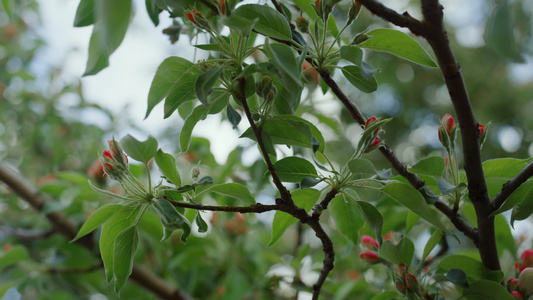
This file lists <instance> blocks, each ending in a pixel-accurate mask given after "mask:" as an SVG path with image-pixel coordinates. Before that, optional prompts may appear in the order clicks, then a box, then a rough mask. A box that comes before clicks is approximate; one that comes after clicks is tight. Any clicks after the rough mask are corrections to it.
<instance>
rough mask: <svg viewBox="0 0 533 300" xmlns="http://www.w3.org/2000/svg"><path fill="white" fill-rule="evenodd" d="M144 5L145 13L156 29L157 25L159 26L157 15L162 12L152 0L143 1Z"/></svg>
mask: <svg viewBox="0 0 533 300" xmlns="http://www.w3.org/2000/svg"><path fill="white" fill-rule="evenodd" d="M145 3H146V12H147V13H148V16H149V17H150V20H152V23H154V26H156V27H157V25H159V14H160V13H161V12H162V11H163V9H162V8H160V7H159V6H158V4H157V3H156V1H154V0H145Z"/></svg>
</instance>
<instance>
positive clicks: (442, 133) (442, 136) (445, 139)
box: [439, 126, 450, 149]
mask: <svg viewBox="0 0 533 300" xmlns="http://www.w3.org/2000/svg"><path fill="white" fill-rule="evenodd" d="M439 141H440V143H441V144H442V145H443V146H444V148H446V149H448V148H449V147H450V137H449V136H448V134H447V133H446V129H444V128H443V127H442V126H440V127H439Z"/></svg>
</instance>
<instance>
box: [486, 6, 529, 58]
mask: <svg viewBox="0 0 533 300" xmlns="http://www.w3.org/2000/svg"><path fill="white" fill-rule="evenodd" d="M518 25H519V24H518V22H517V20H516V19H514V20H513V16H512V11H511V8H510V7H509V3H508V1H498V2H496V7H494V10H493V12H492V15H491V16H490V18H489V19H488V20H487V27H486V28H485V35H484V37H485V42H486V43H487V45H488V46H489V47H491V48H492V49H493V50H494V51H495V52H496V53H498V54H499V55H501V56H503V57H505V58H507V59H510V60H511V61H513V62H515V63H524V62H525V59H524V56H523V55H522V53H521V51H520V49H519V47H518V44H517V42H516V39H515V32H514V31H515V28H516V27H517V26H518Z"/></svg>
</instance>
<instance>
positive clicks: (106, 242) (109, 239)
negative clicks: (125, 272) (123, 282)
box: [99, 206, 142, 283]
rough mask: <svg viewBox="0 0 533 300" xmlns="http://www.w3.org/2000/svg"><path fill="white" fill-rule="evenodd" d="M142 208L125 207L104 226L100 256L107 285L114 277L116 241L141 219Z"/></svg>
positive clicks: (100, 243)
mask: <svg viewBox="0 0 533 300" xmlns="http://www.w3.org/2000/svg"><path fill="white" fill-rule="evenodd" d="M141 211H142V210H141V207H140V206H137V207H131V206H124V207H123V208H121V209H120V210H119V211H117V212H116V213H115V214H113V215H112V216H111V217H110V218H109V219H108V220H107V221H106V222H105V223H104V224H103V225H102V232H101V234H100V242H99V245H100V255H101V256H102V261H103V263H104V269H105V274H106V280H107V283H109V282H111V280H112V279H113V277H114V273H113V263H114V262H113V257H114V250H115V249H114V248H115V239H116V238H117V236H118V235H119V234H120V233H121V232H122V231H124V230H125V229H126V228H128V227H130V226H133V225H134V224H135V223H136V222H137V220H138V219H139V216H140V213H141Z"/></svg>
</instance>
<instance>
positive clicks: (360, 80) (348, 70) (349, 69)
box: [341, 66, 378, 94]
mask: <svg viewBox="0 0 533 300" xmlns="http://www.w3.org/2000/svg"><path fill="white" fill-rule="evenodd" d="M341 70H342V74H344V77H346V79H348V81H349V82H350V83H351V84H353V86H355V87H356V88H358V89H359V90H360V91H361V92H363V93H367V94H368V93H372V92H373V91H375V90H377V89H378V82H377V81H376V79H375V78H374V77H372V78H370V79H369V78H366V76H364V75H363V74H362V73H361V68H360V67H358V66H345V67H342V68H341Z"/></svg>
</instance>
